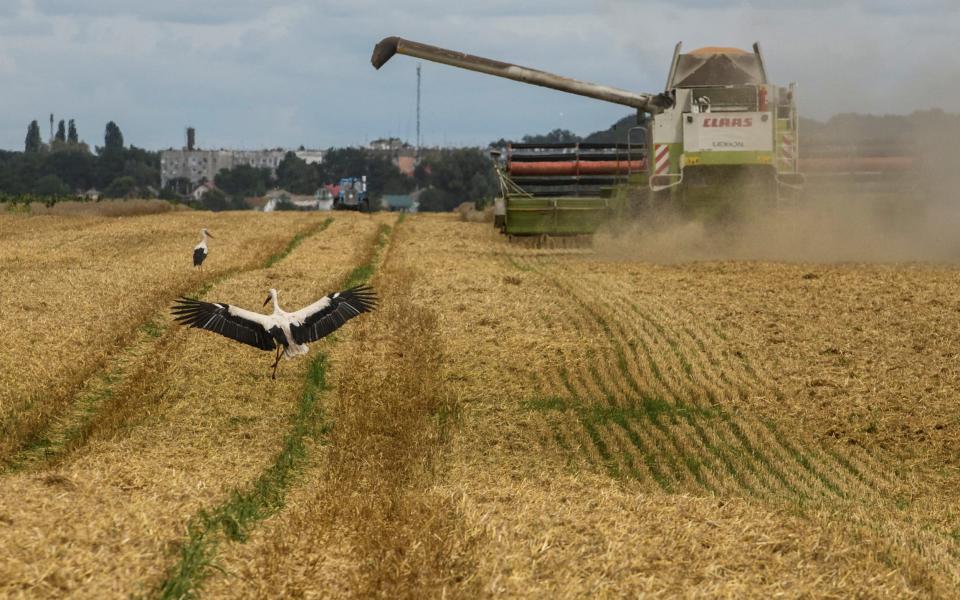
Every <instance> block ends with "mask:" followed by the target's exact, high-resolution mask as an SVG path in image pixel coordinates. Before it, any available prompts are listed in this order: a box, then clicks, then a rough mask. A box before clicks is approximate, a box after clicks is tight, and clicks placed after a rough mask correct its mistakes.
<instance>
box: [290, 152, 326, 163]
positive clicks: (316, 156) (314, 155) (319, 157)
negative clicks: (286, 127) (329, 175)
mask: <svg viewBox="0 0 960 600" xmlns="http://www.w3.org/2000/svg"><path fill="white" fill-rule="evenodd" d="M294 154H296V155H297V158H299V159H300V160H302V161H303V162H305V163H307V164H308V165H319V164H320V163H322V162H323V155H324V154H326V152H324V151H323V150H297V151H296V152H294Z"/></svg>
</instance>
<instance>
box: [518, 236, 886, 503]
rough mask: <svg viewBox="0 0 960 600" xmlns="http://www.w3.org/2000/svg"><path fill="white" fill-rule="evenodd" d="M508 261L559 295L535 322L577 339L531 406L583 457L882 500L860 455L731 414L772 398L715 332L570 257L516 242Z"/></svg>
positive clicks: (671, 478)
mask: <svg viewBox="0 0 960 600" xmlns="http://www.w3.org/2000/svg"><path fill="white" fill-rule="evenodd" d="M504 260H505V262H506V263H508V264H509V265H511V266H512V267H514V268H517V269H520V270H522V271H525V272H527V273H528V274H535V275H536V276H539V277H540V278H542V280H543V281H544V284H546V285H548V286H551V287H553V288H554V289H556V291H557V292H558V293H557V294H556V298H557V302H556V304H555V305H553V306H551V307H550V310H551V312H552V311H555V312H553V314H550V315H548V314H547V311H546V310H545V309H541V310H539V311H536V314H537V321H538V323H537V324H538V325H539V326H540V327H542V328H543V329H545V330H546V331H552V332H554V333H556V328H557V327H558V326H559V327H566V328H568V330H572V331H573V332H575V333H576V334H578V339H579V340H580V343H578V344H576V345H567V346H564V347H563V348H562V349H561V350H560V357H559V358H560V361H561V365H560V366H559V367H558V369H557V373H556V374H555V375H550V374H541V375H540V378H541V382H540V383H541V387H542V388H544V389H551V388H552V389H556V386H555V385H550V383H551V380H553V379H554V378H555V379H556V380H558V381H559V382H560V384H561V390H560V392H559V394H558V395H556V396H550V397H547V398H542V399H536V400H532V401H529V402H527V403H526V404H525V406H526V408H527V409H529V410H533V411H537V412H539V413H541V414H543V415H544V416H545V417H546V418H547V419H548V421H549V423H550V424H551V426H552V429H553V434H552V438H553V440H554V441H553V443H555V444H556V445H557V446H558V447H559V448H560V450H561V452H564V453H567V454H570V453H574V454H576V456H577V457H578V458H577V459H576V462H579V461H583V462H584V463H586V464H593V465H596V466H598V467H601V468H602V469H603V470H604V471H605V472H607V473H608V474H609V475H610V476H612V477H615V478H618V479H635V480H638V481H640V482H641V483H646V484H648V485H650V486H651V487H655V488H658V489H662V490H665V491H670V492H678V493H692V494H700V495H704V494H706V495H726V494H735V495H741V496H745V497H752V498H757V499H762V500H767V501H777V500H780V501H782V500H783V499H788V500H789V501H791V502H794V503H799V504H803V503H806V502H810V501H822V500H829V499H836V500H842V499H844V498H847V497H858V498H869V497H875V496H876V495H877V493H878V491H879V489H880V488H881V487H885V486H884V482H883V481H881V480H879V479H877V478H876V476H874V473H877V472H878V471H879V470H878V469H876V468H875V467H874V466H873V464H874V463H873V460H872V459H871V457H870V456H869V455H866V454H865V453H863V454H858V453H856V452H855V451H851V452H846V451H844V450H842V449H839V448H832V449H828V448H826V447H824V446H823V445H822V444H819V443H817V442H814V441H812V440H807V439H804V438H803V437H801V436H800V435H798V434H796V433H789V434H788V433H787V432H785V431H783V430H782V429H781V428H779V427H778V426H777V425H776V424H775V423H774V422H773V421H771V420H769V419H763V418H760V417H756V416H752V415H745V414H740V413H737V412H735V411H732V410H731V409H730V408H729V407H730V404H731V402H730V401H731V400H737V399H743V398H746V397H748V396H750V395H767V396H769V397H775V396H776V394H775V391H772V390H770V389H769V387H768V386H767V385H766V384H765V379H764V377H763V374H762V373H759V372H758V371H757V370H756V368H755V367H754V366H753V365H752V364H751V363H750V362H749V360H748V359H747V357H746V356H744V355H742V354H740V353H739V352H729V351H727V350H723V348H725V347H726V346H727V345H726V344H723V343H722V342H723V341H724V339H723V337H722V332H720V331H719V330H718V329H716V328H714V329H710V328H709V327H703V326H698V325H697V324H696V323H695V320H694V318H693V315H692V314H688V313H685V312H684V309H682V308H680V307H668V306H665V305H664V303H663V302H662V301H661V300H659V299H657V298H651V297H650V296H646V295H644V296H639V297H636V296H633V297H632V296H630V295H629V294H628V292H627V291H625V290H622V289H618V288H617V287H616V286H615V283H609V284H604V283H603V282H601V281H600V280H599V278H597V277H590V276H589V274H586V275H585V274H584V273H583V272H576V271H573V270H571V269H570V268H568V267H569V265H566V264H565V263H566V262H568V261H567V257H566V256H565V255H564V253H545V252H542V251H540V252H530V251H526V252H524V251H516V250H514V251H508V252H507V253H505V254H504ZM545 437H549V436H545ZM546 441H547V443H550V441H549V439H548V440H546Z"/></svg>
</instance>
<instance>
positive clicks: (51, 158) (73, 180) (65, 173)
mask: <svg viewBox="0 0 960 600" xmlns="http://www.w3.org/2000/svg"><path fill="white" fill-rule="evenodd" d="M43 168H44V170H45V171H47V172H48V173H52V174H55V175H56V176H57V177H59V178H60V179H61V180H62V181H63V182H64V183H65V184H66V185H68V186H69V187H70V188H71V189H73V190H78V191H83V190H87V189H90V188H91V187H93V186H94V185H95V183H94V177H95V173H96V168H97V159H96V157H95V156H93V155H92V154H90V153H89V152H84V151H83V150H81V149H80V148H79V147H77V146H68V147H66V148H65V149H64V150H63V151H62V152H51V153H50V154H49V155H47V157H46V160H45V161H44V164H43Z"/></svg>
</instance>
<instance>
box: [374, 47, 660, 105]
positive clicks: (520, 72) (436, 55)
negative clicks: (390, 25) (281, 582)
mask: <svg viewBox="0 0 960 600" xmlns="http://www.w3.org/2000/svg"><path fill="white" fill-rule="evenodd" d="M394 54H406V55H407V56H413V57H416V58H422V59H424V60H430V61H433V62H438V63H443V64H446V65H450V66H453V67H459V68H461V69H468V70H470V71H477V72H480V73H486V74H487V75H495V76H497V77H504V78H506V79H513V80H514V81H521V82H523V83H530V84H533V85H539V86H543V87H548V88H552V89H555V90H560V91H562V92H569V93H571V94H577V95H580V96H586V97H588V98H595V99H597V100H604V101H606V102H612V103H614V104H621V105H623V106H630V107H632V108H636V109H638V110H639V111H641V112H648V113H651V114H658V113H660V112H662V111H663V110H664V109H666V108H669V107H671V106H673V97H672V95H671V94H669V93H663V94H641V93H636V92H628V91H626V90H621V89H617V88H613V87H609V86H605V85H597V84H595V83H588V82H585V81H578V80H576V79H571V78H569V77H562V76H560V75H554V74H553V73H547V72H546V71H540V70H537V69H529V68H527V67H521V66H518V65H513V64H510V63H505V62H500V61H496V60H490V59H489V58H482V57H479V56H473V55H470V54H464V53H463V52H455V51H453V50H447V49H445V48H438V47H436V46H430V45H427V44H421V43H419V42H412V41H410V40H405V39H402V38H399V37H395V36H394V37H387V38H384V39H382V40H380V43H378V44H377V45H376V47H375V48H374V49H373V56H372V57H371V58H370V62H371V63H373V66H374V67H375V68H377V69H379V68H380V67H382V66H383V65H384V63H386V62H387V61H388V60H390V59H391V58H392V57H393V55H394Z"/></svg>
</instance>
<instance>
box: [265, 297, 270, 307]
mask: <svg viewBox="0 0 960 600" xmlns="http://www.w3.org/2000/svg"><path fill="white" fill-rule="evenodd" d="M267 304H270V296H267V299H266V300H264V301H263V305H264V306H266V305H267Z"/></svg>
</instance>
